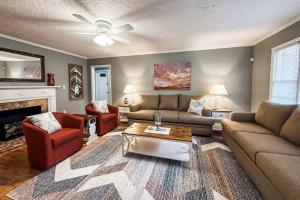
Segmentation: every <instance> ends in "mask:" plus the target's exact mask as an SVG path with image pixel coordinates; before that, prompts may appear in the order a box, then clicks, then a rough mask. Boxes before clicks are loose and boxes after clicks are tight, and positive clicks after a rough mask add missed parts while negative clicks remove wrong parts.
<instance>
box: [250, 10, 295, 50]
mask: <svg viewBox="0 0 300 200" xmlns="http://www.w3.org/2000/svg"><path fill="white" fill-rule="evenodd" d="M298 21H300V16H298V17H296V18H294V19H292V20H291V21H289V22H288V23H286V24H284V25H283V26H280V27H279V28H277V29H275V30H274V31H272V32H270V33H268V34H266V35H264V36H262V37H261V38H258V39H257V40H256V41H255V42H254V43H253V44H252V45H253V46H255V45H257V44H258V43H260V42H262V41H264V40H265V39H267V38H269V37H271V36H272V35H275V34H276V33H279V32H280V31H282V30H284V29H286V28H287V27H289V26H291V25H293V24H295V23H296V22H298Z"/></svg>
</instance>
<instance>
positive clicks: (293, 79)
mask: <svg viewBox="0 0 300 200" xmlns="http://www.w3.org/2000/svg"><path fill="white" fill-rule="evenodd" d="M272 59H273V60H272V63H273V65H272V70H271V71H272V72H271V90H270V91H271V92H270V100H271V101H272V102H277V103H283V104H296V103H297V104H299V103H300V42H299V39H298V41H297V42H293V43H292V44H291V43H289V44H288V45H284V46H283V47H282V46H281V47H280V48H278V47H277V48H275V49H273V53H272Z"/></svg>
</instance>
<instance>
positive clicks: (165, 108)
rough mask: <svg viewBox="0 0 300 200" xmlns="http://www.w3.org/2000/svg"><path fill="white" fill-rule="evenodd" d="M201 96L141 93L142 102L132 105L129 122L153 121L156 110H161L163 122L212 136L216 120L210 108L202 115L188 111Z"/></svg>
mask: <svg viewBox="0 0 300 200" xmlns="http://www.w3.org/2000/svg"><path fill="white" fill-rule="evenodd" d="M191 98H193V99H200V98H202V97H201V96H188V95H141V103H140V104H139V105H135V106H131V108H130V111H131V112H130V113H128V115H127V116H128V122H129V124H132V123H134V122H148V123H153V121H154V113H155V111H157V110H158V111H159V112H160V114H161V116H162V123H163V124H177V125H183V126H186V127H190V128H192V133H193V134H194V135H204V136H210V135H211V134H212V125H213V124H214V120H213V119H212V118H211V111H210V110H205V109H204V110H203V113H202V116H200V115H196V114H193V113H188V112H187V110H188V108H189V104H190V101H191Z"/></svg>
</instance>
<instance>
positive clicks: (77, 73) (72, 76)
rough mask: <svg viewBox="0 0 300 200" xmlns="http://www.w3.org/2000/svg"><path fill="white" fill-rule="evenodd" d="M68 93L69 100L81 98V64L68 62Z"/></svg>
mask: <svg viewBox="0 0 300 200" xmlns="http://www.w3.org/2000/svg"><path fill="white" fill-rule="evenodd" d="M68 66H69V95H70V99H71V100H78V99H82V98H83V74H82V73H83V71H82V66H81V65H75V64H69V65H68Z"/></svg>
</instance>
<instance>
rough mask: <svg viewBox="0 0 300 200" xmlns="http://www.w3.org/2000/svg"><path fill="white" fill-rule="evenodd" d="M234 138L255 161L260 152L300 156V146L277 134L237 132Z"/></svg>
mask: <svg viewBox="0 0 300 200" xmlns="http://www.w3.org/2000/svg"><path fill="white" fill-rule="evenodd" d="M233 139H234V140H235V141H236V142H237V143H238V144H239V145H240V146H241V148H242V149H243V150H244V151H245V152H246V154H247V155H248V156H249V157H250V158H251V159H252V160H253V161H254V162H255V161H256V155H257V153H259V152H268V153H279V154H287V155H299V156H300V147H298V146H297V145H294V144H293V143H290V142H289V141H287V140H285V139H283V138H281V137H279V136H277V135H268V134H257V133H247V132H237V133H236V134H235V137H234V138H233Z"/></svg>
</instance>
